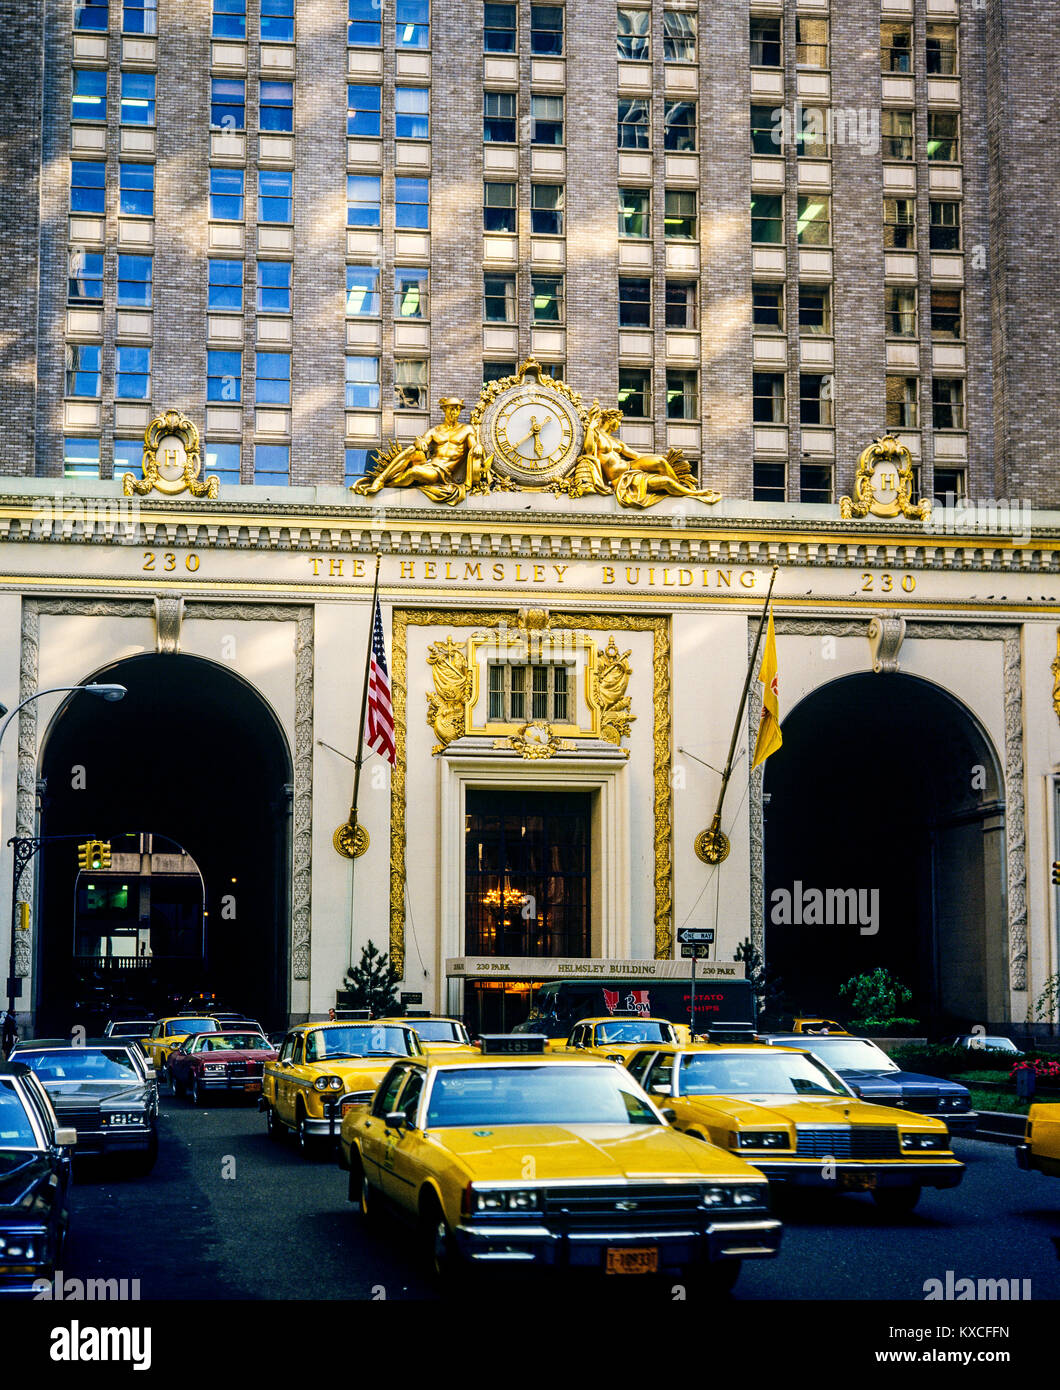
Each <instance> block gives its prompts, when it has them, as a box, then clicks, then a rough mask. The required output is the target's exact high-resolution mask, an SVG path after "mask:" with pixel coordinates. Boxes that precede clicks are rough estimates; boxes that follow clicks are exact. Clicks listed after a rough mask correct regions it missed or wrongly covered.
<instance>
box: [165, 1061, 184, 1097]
mask: <svg viewBox="0 0 1060 1390" xmlns="http://www.w3.org/2000/svg"><path fill="white" fill-rule="evenodd" d="M167 1075H168V1077H169V1089H170V1093H171V1094H172V1095H174V1096H182V1095H183V1094H184V1092H185V1091H186V1090H187V1089H188V1088H187V1087H186V1086H185V1084H184V1082H183V1081H181V1080H179V1078H178V1077H177V1074H176V1072H175V1071H174V1070H173V1068H172V1067H169V1068H168V1070H167Z"/></svg>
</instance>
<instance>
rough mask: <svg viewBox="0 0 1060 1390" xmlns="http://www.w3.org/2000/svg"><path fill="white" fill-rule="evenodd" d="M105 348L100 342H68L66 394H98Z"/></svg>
mask: <svg viewBox="0 0 1060 1390" xmlns="http://www.w3.org/2000/svg"><path fill="white" fill-rule="evenodd" d="M102 355H103V349H102V347H101V346H100V345H99V343H67V344H66V394H67V395H68V396H98V395H99V383H100V377H101V372H100V359H101V357H102Z"/></svg>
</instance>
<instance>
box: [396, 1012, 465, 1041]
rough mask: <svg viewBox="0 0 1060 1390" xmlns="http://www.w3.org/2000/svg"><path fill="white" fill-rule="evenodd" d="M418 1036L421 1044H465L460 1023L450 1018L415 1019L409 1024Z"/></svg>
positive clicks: (463, 1030)
mask: <svg viewBox="0 0 1060 1390" xmlns="http://www.w3.org/2000/svg"><path fill="white" fill-rule="evenodd" d="M409 1027H410V1028H415V1030H416V1032H417V1033H419V1035H420V1041H421V1042H467V1040H468V1037H467V1032H466V1030H465V1029H464V1025H463V1024H462V1023H456V1022H455V1021H454V1020H453V1019H451V1018H417V1019H413V1020H412V1021H411V1022H410V1023H409Z"/></svg>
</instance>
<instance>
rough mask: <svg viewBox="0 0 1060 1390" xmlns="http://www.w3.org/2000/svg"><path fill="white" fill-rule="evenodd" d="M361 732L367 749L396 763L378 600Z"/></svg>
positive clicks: (387, 673)
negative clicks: (366, 703) (362, 729)
mask: <svg viewBox="0 0 1060 1390" xmlns="http://www.w3.org/2000/svg"><path fill="white" fill-rule="evenodd" d="M364 732H365V738H366V739H367V742H368V747H369V748H374V749H375V751H376V752H377V753H381V754H382V755H383V757H384V758H386V760H387V762H390V763H396V762H397V749H396V747H395V745H394V706H393V703H392V701H391V698H390V673H389V671H388V670H387V665H386V645H385V643H384V642H383V612H382V609H381V608H380V607H379V600H378V599H376V601H375V622H374V623H373V624H372V664H371V669H370V671H369V674H368V709H367V711H366V713H365V721H364Z"/></svg>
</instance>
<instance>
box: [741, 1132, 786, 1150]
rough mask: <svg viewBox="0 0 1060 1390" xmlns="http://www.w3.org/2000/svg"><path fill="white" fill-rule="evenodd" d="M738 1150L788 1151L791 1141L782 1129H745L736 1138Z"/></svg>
mask: <svg viewBox="0 0 1060 1390" xmlns="http://www.w3.org/2000/svg"><path fill="white" fill-rule="evenodd" d="M736 1147H737V1148H739V1149H790V1148H791V1140H790V1139H789V1138H788V1135H787V1132H786V1131H785V1130H783V1129H745V1130H741V1131H740V1133H739V1134H738V1135H737V1136H736Z"/></svg>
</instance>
